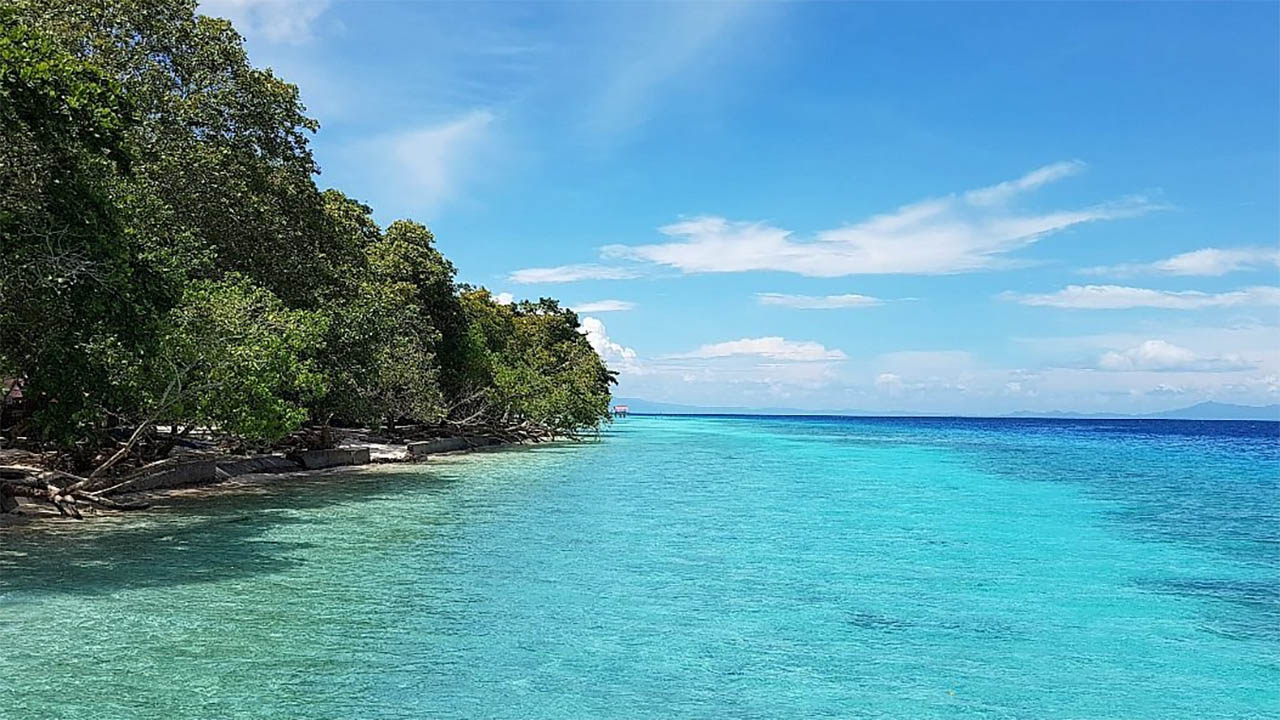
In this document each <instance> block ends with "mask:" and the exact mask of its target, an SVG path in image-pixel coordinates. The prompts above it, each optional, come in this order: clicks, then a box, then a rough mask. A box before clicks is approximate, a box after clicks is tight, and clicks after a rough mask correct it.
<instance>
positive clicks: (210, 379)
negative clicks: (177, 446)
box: [150, 276, 324, 443]
mask: <svg viewBox="0 0 1280 720" xmlns="http://www.w3.org/2000/svg"><path fill="white" fill-rule="evenodd" d="M323 334H324V319H323V317H322V316H321V315H320V314H318V313H315V312H311V311H306V310H290V309H288V308H286V307H285V306H284V304H283V303H282V302H281V301H280V299H279V298H277V297H275V296H274V295H272V294H271V292H270V291H269V290H266V289H264V288H261V287H258V286H255V285H253V284H252V283H251V282H249V281H248V280H247V279H245V278H243V277H237V276H229V277H228V278H226V279H224V280H221V281H211V280H197V281H193V282H192V283H191V284H190V285H189V286H188V288H187V290H186V292H185V293H184V296H183V299H182V302H181V303H180V304H179V305H178V306H177V307H176V308H175V309H174V310H173V312H171V313H170V315H169V317H168V318H167V319H166V323H165V336H164V342H163V355H162V357H161V358H160V360H161V362H159V363H156V364H155V369H156V371H157V372H158V373H159V377H157V378H156V379H155V382H153V383H151V384H150V387H151V388H152V389H158V388H161V387H163V388H164V390H163V391H162V392H161V395H160V396H159V397H156V398H152V402H151V403H150V405H151V406H152V407H156V408H159V409H160V411H161V412H163V413H164V416H165V417H166V418H167V419H168V420H169V421H170V422H171V423H173V424H188V425H200V426H204V427H211V428H215V429H217V430H220V431H222V432H224V433H226V434H228V435H231V436H234V437H236V438H239V439H241V440H244V441H247V442H249V443H270V442H273V441H276V440H279V439H280V438H282V437H284V436H285V435H287V434H288V433H290V432H292V431H293V430H294V429H295V428H297V427H298V426H299V425H301V423H302V422H303V421H304V420H305V419H306V417H307V411H306V406H305V403H306V401H307V400H309V399H311V398H312V397H315V396H316V395H318V394H320V393H321V392H323V390H324V378H323V376H322V375H321V374H320V373H319V372H318V371H317V370H316V363H315V360H314V356H315V354H316V352H317V351H318V350H319V348H320V341H321V338H322V337H323Z"/></svg>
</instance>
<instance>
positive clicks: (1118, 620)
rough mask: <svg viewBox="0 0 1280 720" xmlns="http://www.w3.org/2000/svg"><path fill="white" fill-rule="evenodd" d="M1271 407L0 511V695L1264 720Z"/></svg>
mask: <svg viewBox="0 0 1280 720" xmlns="http://www.w3.org/2000/svg"><path fill="white" fill-rule="evenodd" d="M1278 433H1280V425H1278V424H1274V423H1194V422H1127V421H1120V422H1117V421H1107V422H1087V421H1052V422H1050V421H1025V420H1024V421H1005V420H1000V421H996V420H988V421H983V420H941V419H939V420H916V419H829V418H827V419H824V418H673V417H668V418H650V417H632V418H629V419H626V420H623V421H620V422H619V423H617V424H616V425H615V426H614V427H613V428H612V429H611V430H610V431H609V432H608V433H607V436H606V438H605V439H604V440H603V441H602V442H599V443H590V444H585V445H580V446H556V447H543V448H535V449H532V450H519V451H511V452H501V453H490V454H481V455H473V456H467V457H462V458H458V459H453V460H449V461H445V462H440V463H433V464H431V465H429V466H426V467H417V468H409V467H400V468H396V469H394V470H389V471H378V472H374V473H368V474H358V475H355V476H352V477H350V478H345V479H340V480H339V479H335V478H333V477H327V478H326V477H319V478H310V479H305V480H294V481H288V482H285V483H282V484H279V485H275V486H272V487H271V488H270V490H269V492H265V493H260V494H253V495H241V496H227V497H220V498H214V499H209V500H203V501H200V502H199V503H187V504H183V505H181V506H180V508H179V509H175V510H174V511H170V512H158V513H149V514H147V515H145V516H136V515H135V516H130V517H127V518H124V519H121V520H118V521H113V522H110V523H101V522H99V523H88V524H85V525H82V526H78V527H76V528H75V531H74V532H56V533H50V532H49V531H48V530H47V528H38V529H35V530H33V529H30V528H27V529H13V528H11V529H8V530H0V699H2V700H0V718H6V719H7V718H15V719H16V718H23V719H25V718H95V719H97V718H134V717H163V718H428V717H432V718H440V717H459V718H637V717H656V718H667V717H682V718H724V717H734V718H792V717H795V718H799V717H841V718H859V717H866V718H957V717H959V718H970V717H973V718H1091V719H1094V718H1129V719H1134V718H1137V719H1142V718H1160V719H1162V720H1164V719H1167V718H1267V717H1277V716H1280V438H1278Z"/></svg>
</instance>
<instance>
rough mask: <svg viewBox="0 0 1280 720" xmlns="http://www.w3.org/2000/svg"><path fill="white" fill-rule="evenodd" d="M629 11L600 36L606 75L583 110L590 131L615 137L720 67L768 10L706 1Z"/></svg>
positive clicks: (620, 12)
mask: <svg viewBox="0 0 1280 720" xmlns="http://www.w3.org/2000/svg"><path fill="white" fill-rule="evenodd" d="M657 8H658V6H654V9H653V11H651V9H650V8H646V7H644V6H643V5H640V6H630V7H627V8H626V9H625V10H617V9H615V12H614V13H612V14H611V16H610V17H611V20H612V22H611V23H610V24H611V25H612V26H613V27H612V28H611V29H609V30H605V31H604V32H602V33H601V36H600V39H601V40H602V42H601V43H600V45H601V48H602V49H603V50H604V52H603V53H602V57H601V58H600V62H599V63H597V64H596V67H598V68H599V72H601V73H603V82H602V83H601V84H600V86H599V89H598V91H597V92H596V94H595V95H594V97H592V98H590V99H589V100H588V103H587V106H586V108H585V110H586V112H585V121H586V126H587V128H588V129H589V130H591V131H593V132H596V133H603V134H614V133H617V132H620V131H625V130H627V129H629V128H631V127H633V126H635V125H637V124H640V123H641V122H643V121H644V120H645V119H646V118H647V117H648V115H649V114H650V113H651V112H652V111H653V108H655V107H660V106H661V105H662V103H660V102H658V100H659V98H660V96H661V95H662V94H664V93H667V92H669V91H671V90H672V88H673V86H676V85H678V84H681V83H689V82H691V81H692V80H691V79H692V78H696V77H697V76H700V75H701V74H702V73H704V72H705V71H706V70H708V69H709V68H710V67H712V66H714V65H716V64H717V63H716V59H717V57H718V56H720V55H722V54H723V53H724V52H725V51H731V50H733V49H735V48H739V47H742V46H743V42H742V37H741V33H740V30H741V29H742V28H744V27H746V26H747V25H749V24H750V21H751V19H752V18H753V17H755V16H758V15H761V14H762V13H763V12H765V11H767V8H765V7H764V4H762V3H751V2H704V3H676V4H672V5H662V6H660V9H657Z"/></svg>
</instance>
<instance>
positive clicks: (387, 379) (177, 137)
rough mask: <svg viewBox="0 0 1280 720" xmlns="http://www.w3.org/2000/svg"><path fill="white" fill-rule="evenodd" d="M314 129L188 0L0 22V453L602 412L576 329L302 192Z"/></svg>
mask: <svg viewBox="0 0 1280 720" xmlns="http://www.w3.org/2000/svg"><path fill="white" fill-rule="evenodd" d="M316 128H317V125H316V123H315V121H313V120H311V119H309V118H308V117H307V116H306V115H305V114H304V109H303V107H302V105H301V103H300V101H299V96H298V91H297V88H296V87H294V86H293V85H291V84H289V83H286V82H284V81H282V80H280V79H279V78H277V77H276V76H275V75H274V74H272V72H271V71H270V70H264V69H259V68H255V67H252V66H251V65H250V64H249V62H248V59H247V57H246V55H245V52H244V49H243V45H242V39H241V38H240V36H239V35H238V34H237V33H236V32H235V30H234V29H233V28H232V27H231V25H230V24H229V23H228V22H226V21H224V20H219V19H214V18H209V17H204V16H201V15H198V14H196V11H195V3H194V0H6V2H5V3H4V4H3V5H2V6H0V257H2V258H3V263H2V264H0V378H4V379H10V380H13V379H16V380H19V381H20V387H21V391H22V393H23V394H24V397H25V404H26V405H27V409H28V411H29V413H28V414H27V415H26V416H25V417H24V418H23V420H22V421H21V423H19V424H17V425H16V426H13V427H10V428H9V430H8V433H9V436H10V439H11V440H12V439H14V438H17V437H19V436H21V437H24V438H27V441H28V442H30V443H33V444H38V445H40V446H42V447H46V448H58V449H59V450H60V452H61V453H62V456H63V457H66V458H70V460H71V464H72V465H73V466H74V467H76V468H81V469H84V468H92V467H101V466H102V465H103V464H104V463H106V462H110V463H112V464H115V463H118V462H121V459H128V460H131V461H133V462H135V463H142V462H147V461H151V460H155V459H156V458H160V457H164V456H165V455H166V454H167V453H168V452H169V451H170V450H171V449H172V448H173V446H174V443H176V442H178V441H179V440H180V439H181V438H182V437H183V436H184V435H186V434H187V433H190V432H192V430H193V429H201V431H202V432H204V431H209V430H212V431H213V432H215V433H216V435H217V437H219V438H220V439H221V440H222V441H223V442H224V443H228V444H231V445H233V446H236V447H240V448H254V447H266V446H269V445H271V444H273V443H278V442H280V441H281V440H282V439H283V438H286V437H288V436H290V435H291V434H293V433H297V432H298V431H299V430H300V429H303V428H307V427H311V428H327V427H328V426H330V425H331V424H333V425H355V426H364V427H377V428H386V427H396V426H399V427H403V426H405V425H413V426H416V427H417V428H419V429H422V428H426V429H427V430H428V431H429V432H433V433H436V434H442V433H445V432H458V433H461V432H488V433H491V434H498V435H502V436H504V437H512V438H519V437H524V438H543V437H555V436H574V435H577V434H579V433H581V432H583V431H590V430H592V429H595V428H597V427H598V426H599V425H600V423H602V422H604V421H606V420H607V417H608V401H609V384H610V383H611V382H612V376H611V374H610V372H609V371H608V370H607V369H606V368H605V366H604V365H603V363H602V362H601V360H600V358H599V357H598V356H597V355H596V353H595V352H593V351H592V349H591V347H590V346H589V345H588V343H587V342H586V340H585V339H584V337H583V336H582V335H581V334H580V333H579V332H578V319H577V316H576V315H575V314H574V313H573V312H572V311H570V310H567V309H562V308H560V307H559V306H558V305H557V304H556V302H555V301H553V300H547V299H544V300H542V301H540V302H537V303H530V302H523V303H518V304H514V305H504V304H499V303H497V302H496V301H495V300H494V299H493V298H492V297H491V296H490V294H489V293H488V292H487V291H486V290H484V289H483V288H471V287H467V286H461V285H459V284H458V283H457V282H456V281H455V271H454V267H453V265H452V264H451V263H450V262H449V261H448V260H447V259H446V258H445V257H444V256H443V255H441V253H440V252H439V250H438V249H437V248H436V245H435V238H434V237H433V236H432V233H431V231H430V230H428V229H427V228H426V227H425V226H423V225H421V224H419V223H417V222H414V221H411V220H399V221H396V222H394V223H391V224H390V225H389V226H388V227H386V228H383V227H380V226H379V225H378V223H376V222H375V221H374V219H373V217H372V215H371V210H370V208H369V207H367V206H365V205H363V204H361V203H360V202H358V201H356V200H354V199H352V198H350V197H348V196H347V195H345V194H343V193H342V192H340V191H338V190H324V191H321V190H320V189H319V188H318V187H317V186H316V183H315V177H316V175H317V167H316V164H315V162H314V160H313V158H312V155H311V152H310V150H309V147H308V137H309V135H310V134H311V133H312V132H314V131H315V130H316ZM11 385H13V383H6V386H5V387H9V386H11ZM325 435H326V433H311V436H313V437H323V436H325Z"/></svg>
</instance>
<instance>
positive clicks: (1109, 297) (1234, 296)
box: [999, 285, 1280, 310]
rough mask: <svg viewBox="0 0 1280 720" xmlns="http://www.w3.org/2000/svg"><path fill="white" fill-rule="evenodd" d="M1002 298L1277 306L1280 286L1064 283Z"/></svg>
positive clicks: (1106, 306) (1076, 304)
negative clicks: (1223, 288)
mask: <svg viewBox="0 0 1280 720" xmlns="http://www.w3.org/2000/svg"><path fill="white" fill-rule="evenodd" d="M999 297H1000V299H1002V300H1009V301H1012V302H1017V303H1022V304H1023V305H1038V306H1043V307H1057V308H1073V309H1080V310H1122V309H1127V308H1163V309H1167V310H1198V309H1201V308H1215V307H1234V306H1239V305H1280V287H1270V286H1258V287H1250V288H1244V289H1242V290H1233V291H1231V292H1223V293H1206V292H1199V291H1196V290H1183V291H1174V290H1152V289H1149V288H1136V287H1125V286H1122V285H1068V286H1067V287H1065V288H1063V289H1061V290H1059V291H1057V292H1052V293H1044V294H1021V293H1014V292H1005V293H1001V294H1000V295H999Z"/></svg>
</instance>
